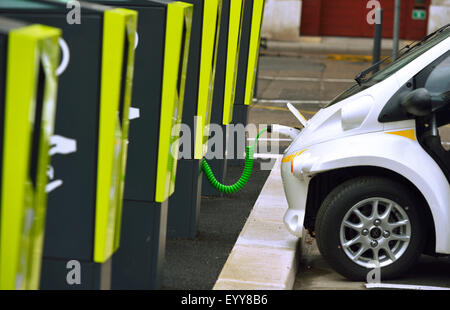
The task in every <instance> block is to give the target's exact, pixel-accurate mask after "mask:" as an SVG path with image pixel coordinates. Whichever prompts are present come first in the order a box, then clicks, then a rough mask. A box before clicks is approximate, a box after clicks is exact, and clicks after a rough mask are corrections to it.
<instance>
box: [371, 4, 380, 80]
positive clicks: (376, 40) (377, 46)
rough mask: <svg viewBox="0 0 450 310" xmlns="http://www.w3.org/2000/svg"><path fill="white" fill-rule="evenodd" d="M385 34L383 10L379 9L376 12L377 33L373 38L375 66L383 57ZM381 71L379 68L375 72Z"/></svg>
mask: <svg viewBox="0 0 450 310" xmlns="http://www.w3.org/2000/svg"><path fill="white" fill-rule="evenodd" d="M382 32H383V9H381V8H380V9H377V11H376V23H375V33H374V37H373V61H372V63H373V64H376V63H377V62H379V61H380V55H381V40H382ZM379 69H380V67H379V66H377V68H376V69H375V72H376V71H378V70H379Z"/></svg>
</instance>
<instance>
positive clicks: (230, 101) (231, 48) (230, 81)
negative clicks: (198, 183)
mask: <svg viewBox="0 0 450 310" xmlns="http://www.w3.org/2000/svg"><path fill="white" fill-rule="evenodd" d="M244 4H245V0H224V1H223V6H222V18H221V22H220V33H219V48H218V51H219V52H218V54H217V65H216V73H215V83H214V93H213V105H212V112H211V122H210V123H211V125H213V124H214V126H217V127H216V129H219V128H220V129H221V131H220V133H222V135H221V136H213V137H211V139H210V141H209V143H210V145H209V146H208V152H207V154H206V157H207V158H208V159H209V160H208V162H209V164H210V166H211V168H212V170H213V171H214V173H215V175H216V178H217V180H218V181H219V182H221V183H222V182H223V181H224V178H225V175H226V167H227V160H226V153H227V148H226V146H227V126H226V125H228V124H229V123H230V122H231V120H232V117H233V106H234V99H235V93H236V80H237V73H238V72H237V69H238V60H239V47H240V44H241V42H240V41H241V33H242V26H243V17H244V14H243V13H244ZM213 131H216V132H215V134H217V135H218V134H219V133H217V130H214V128H211V132H213ZM220 140H221V141H220ZM217 143H221V146H218V145H217ZM218 147H220V148H221V150H222V152H219V151H218V149H217V148H218ZM219 153H220V154H219ZM208 155H210V157H214V156H215V155H218V156H220V158H209V156H208ZM202 195H206V196H219V195H221V193H220V192H218V191H217V190H216V189H215V188H213V187H212V186H211V185H210V184H209V183H208V182H207V180H206V178H205V176H204V177H203V181H202Z"/></svg>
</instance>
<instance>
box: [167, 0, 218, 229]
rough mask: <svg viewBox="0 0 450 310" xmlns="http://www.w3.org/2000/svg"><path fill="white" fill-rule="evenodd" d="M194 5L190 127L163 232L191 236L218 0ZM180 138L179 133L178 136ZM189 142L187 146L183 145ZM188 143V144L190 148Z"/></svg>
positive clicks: (186, 113)
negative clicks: (189, 134) (165, 227)
mask: <svg viewBox="0 0 450 310" xmlns="http://www.w3.org/2000/svg"><path fill="white" fill-rule="evenodd" d="M185 2H189V3H192V4H193V5H194V11H193V22H192V32H191V43H190V48H189V60H188V68H187V76H186V92H185V96H184V108H183V118H182V122H183V123H184V124H186V125H187V126H188V127H189V128H190V129H191V130H190V132H191V137H190V138H188V140H190V143H186V144H185V145H183V148H184V147H189V148H190V149H189V150H188V151H187V152H186V150H185V149H182V152H183V153H184V154H185V153H189V154H188V157H189V158H183V157H182V158H180V159H179V161H178V167H177V177H176V183H175V187H176V191H175V193H174V194H173V195H172V196H171V197H170V199H169V212H168V222H167V234H168V236H169V237H187V238H193V237H194V236H195V233H196V226H197V219H198V213H199V210H200V196H201V186H202V173H201V169H200V164H201V159H202V158H203V156H204V155H205V152H206V149H207V143H208V133H209V130H208V127H209V122H210V119H211V107H212V102H213V100H212V98H213V91H214V79H215V74H214V72H215V70H216V62H217V54H218V52H217V50H218V43H219V30H220V17H221V14H222V0H188V1H185ZM181 138H183V136H182V137H181ZM187 144H189V145H187ZM191 146H192V147H191Z"/></svg>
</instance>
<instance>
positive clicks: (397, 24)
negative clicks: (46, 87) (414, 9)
mask: <svg viewBox="0 0 450 310" xmlns="http://www.w3.org/2000/svg"><path fill="white" fill-rule="evenodd" d="M400 9H401V7H400V0H395V12H394V45H393V47H392V49H393V50H392V60H396V59H397V57H398V44H399V43H398V42H399V32H400Z"/></svg>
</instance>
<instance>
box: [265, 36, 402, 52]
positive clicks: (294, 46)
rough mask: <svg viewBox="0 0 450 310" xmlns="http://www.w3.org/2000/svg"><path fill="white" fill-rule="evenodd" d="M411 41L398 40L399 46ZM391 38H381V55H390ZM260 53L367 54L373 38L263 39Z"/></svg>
mask: <svg viewBox="0 0 450 310" xmlns="http://www.w3.org/2000/svg"><path fill="white" fill-rule="evenodd" d="M409 43H411V41H406V40H400V43H399V47H400V48H402V47H403V46H405V45H407V44H409ZM392 47H393V40H392V39H383V40H382V46H381V50H382V55H384V56H389V55H392ZM261 50H262V53H263V54H265V55H278V56H301V55H303V54H328V55H335V54H342V55H367V56H371V55H372V53H373V38H351V37H300V39H299V41H296V42H286V41H272V40H267V41H265V42H264V41H263V47H262V48H261Z"/></svg>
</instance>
